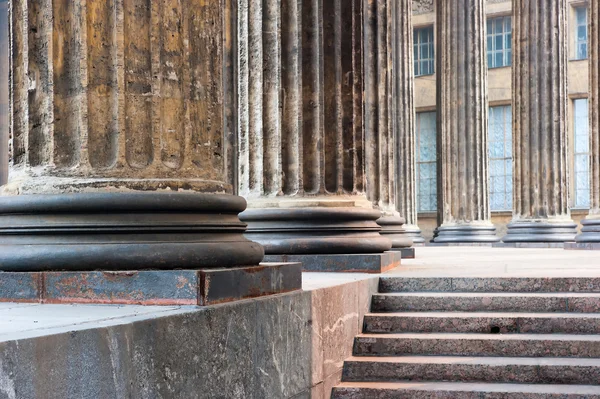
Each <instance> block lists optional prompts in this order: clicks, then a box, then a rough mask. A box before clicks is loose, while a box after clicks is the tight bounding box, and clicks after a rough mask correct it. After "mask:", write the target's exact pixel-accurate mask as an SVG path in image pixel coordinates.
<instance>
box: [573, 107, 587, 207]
mask: <svg viewBox="0 0 600 399" xmlns="http://www.w3.org/2000/svg"><path fill="white" fill-rule="evenodd" d="M573 108H574V110H573V111H574V114H573V119H574V123H575V126H574V129H573V131H574V137H575V140H574V141H575V145H574V152H575V155H574V161H575V167H574V172H575V204H574V205H575V207H576V208H589V207H590V181H589V179H590V175H589V155H590V150H589V147H590V143H589V125H588V100H587V99H585V98H583V99H579V100H574V101H573Z"/></svg>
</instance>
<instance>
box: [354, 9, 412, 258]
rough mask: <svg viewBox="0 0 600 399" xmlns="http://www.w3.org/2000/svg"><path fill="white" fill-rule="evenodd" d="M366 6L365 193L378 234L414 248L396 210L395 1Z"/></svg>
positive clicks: (397, 245) (395, 244) (396, 246)
mask: <svg viewBox="0 0 600 399" xmlns="http://www.w3.org/2000/svg"><path fill="white" fill-rule="evenodd" d="M365 4H366V9H365V10H364V20H365V23H364V68H365V70H364V94H365V98H364V104H365V106H364V110H365V114H364V131H365V149H366V150H365V159H366V165H365V166H366V168H365V169H366V171H365V172H366V189H367V197H368V198H369V199H370V200H371V202H372V203H373V205H374V207H375V208H376V209H379V210H381V212H382V214H383V216H382V218H380V219H379V220H378V223H379V224H380V225H381V227H382V231H381V234H383V235H385V236H386V237H388V238H390V239H391V240H392V248H393V249H402V248H408V247H410V246H412V244H413V241H412V238H411V237H410V236H408V235H407V234H405V231H404V229H403V225H404V223H405V220H404V218H402V217H400V214H399V213H398V211H397V209H396V184H397V181H398V180H401V179H403V178H404V177H403V176H396V175H395V173H396V169H395V165H396V160H397V154H396V148H395V144H396V142H397V138H396V135H397V123H396V122H397V121H396V107H395V106H396V95H397V93H396V87H395V86H394V83H395V81H394V79H395V78H396V72H395V70H394V64H395V63H396V62H397V61H398V60H397V59H396V58H395V57H397V56H398V54H396V52H395V51H394V50H395V44H396V40H398V37H397V36H398V33H399V31H398V28H397V26H396V25H397V23H398V19H399V16H398V15H397V13H398V12H399V8H400V7H399V5H398V4H397V2H396V1H387V0H380V1H372V2H367V3H365Z"/></svg>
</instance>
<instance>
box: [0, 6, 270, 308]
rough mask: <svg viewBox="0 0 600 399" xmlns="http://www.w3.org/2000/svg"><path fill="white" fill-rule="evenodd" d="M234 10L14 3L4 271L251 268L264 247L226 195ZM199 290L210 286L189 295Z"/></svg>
mask: <svg viewBox="0 0 600 399" xmlns="http://www.w3.org/2000/svg"><path fill="white" fill-rule="evenodd" d="M230 8H231V6H230V4H229V3H228V2H223V4H221V2H218V1H209V2H207V1H202V0H184V1H182V0H173V1H171V0H167V1H160V2H159V1H156V0H107V1H90V2H78V1H71V0H52V1H51V0H40V1H30V0H12V1H11V16H10V18H11V19H10V22H11V87H10V90H11V102H12V103H11V106H12V118H11V132H12V140H11V145H12V159H11V165H10V176H9V182H8V184H7V185H6V186H4V187H3V194H4V197H2V198H0V209H1V210H2V211H1V213H0V235H2V240H1V241H2V243H1V246H2V248H1V251H0V270H4V271H6V270H9V271H19V272H21V271H44V270H71V271H93V270H143V269H171V270H173V269H194V270H195V269H212V268H233V267H242V266H243V267H253V265H254V266H257V265H258V263H259V262H260V261H261V260H262V258H263V255H264V252H263V249H262V247H261V246H260V245H258V244H256V243H254V242H251V241H249V240H247V239H246V238H245V237H244V236H243V233H244V231H245V227H246V226H245V224H244V223H242V222H240V220H239V219H238V216H237V215H238V213H239V212H241V211H243V210H244V209H245V206H246V203H245V201H244V199H243V198H241V197H238V196H233V195H231V193H232V176H233V168H232V163H231V162H230V160H231V158H232V157H231V151H232V147H233V143H232V142H230V135H228V134H226V131H225V126H227V123H226V120H225V116H227V115H228V114H227V112H224V106H225V104H226V103H227V101H228V100H227V98H226V95H227V94H228V91H227V90H225V89H224V87H225V86H226V84H227V76H226V74H224V72H223V71H224V70H226V68H224V66H226V62H227V59H228V57H227V52H228V51H230V48H229V47H228V46H229V45H230V43H231V41H230V40H229V39H230V32H228V31H227V26H226V25H225V24H224V23H223V21H224V20H226V18H225V15H226V14H228V13H229V11H230ZM161 276H163V275H161ZM190 276H196V274H193V275H190ZM99 278H100V279H104V277H102V276H100V277H99ZM160 278H162V277H160ZM160 278H158V280H153V281H154V282H155V283H156V284H159V282H160V281H162V280H160ZM177 278H179V277H177ZM190 278H192V277H190ZM194 278H196V277H194ZM198 278H199V277H198ZM215 278H216V277H214V278H213V280H212V281H216V280H215ZM234 278H236V277H234ZM186 279H187V277H186ZM110 281H111V280H109V281H108V282H106V284H109V285H110ZM187 282H190V284H192V282H191V280H189V279H188V280H185V281H179V283H181V284H183V285H185V286H187ZM184 283H185V284H184ZM207 284H210V283H209V282H207ZM150 285H152V284H150ZM159 285H160V284H159ZM276 285H277V284H276ZM248 287H249V292H250V291H252V290H250V288H252V289H255V290H254V291H252V292H254V294H252V295H256V294H257V293H258V294H259V295H260V294H262V293H264V291H263V290H262V288H261V287H260V284H258V285H257V284H254V283H253V282H248ZM162 288H164V287H163V286H162V285H161V289H162ZM200 288H201V289H202V290H203V293H206V292H207V291H208V290H210V286H209V285H206V286H204V285H203V286H202V287H200V286H196V287H193V288H191V291H190V292H191V293H192V295H195V293H197V292H200ZM221 288H222V287H221ZM238 288H239V287H238ZM280 288H281V287H280ZM144 289H145V288H144ZM228 289H229V288H227V289H225V291H227V290H228ZM236 289H237V288H236ZM142 291H143V290H142ZM225 291H222V292H225ZM276 291H278V289H276ZM143 292H146V291H143ZM238 294H240V293H239V292H238V293H231V292H229V293H228V295H227V299H231V297H234V296H235V295H238ZM185 303H187V302H185Z"/></svg>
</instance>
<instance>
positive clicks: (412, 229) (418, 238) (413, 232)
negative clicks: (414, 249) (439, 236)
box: [403, 224, 425, 245]
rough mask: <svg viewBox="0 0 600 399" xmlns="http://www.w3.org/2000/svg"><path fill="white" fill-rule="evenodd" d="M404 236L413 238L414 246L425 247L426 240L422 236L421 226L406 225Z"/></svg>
mask: <svg viewBox="0 0 600 399" xmlns="http://www.w3.org/2000/svg"><path fill="white" fill-rule="evenodd" d="M403 228H404V234H406V235H407V236H409V237H410V238H412V240H413V245H415V244H416V245H423V244H425V238H424V237H423V236H422V234H421V229H420V228H419V226H417V225H414V224H405V225H404V227H403Z"/></svg>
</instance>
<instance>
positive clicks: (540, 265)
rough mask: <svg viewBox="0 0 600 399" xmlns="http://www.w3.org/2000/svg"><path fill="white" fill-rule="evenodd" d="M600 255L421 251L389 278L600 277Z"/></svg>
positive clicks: (511, 250)
mask: <svg viewBox="0 0 600 399" xmlns="http://www.w3.org/2000/svg"><path fill="white" fill-rule="evenodd" d="M599 255H600V253H599V252H597V251H569V250H564V249H554V248H542V249H529V248H487V247H418V248H416V258H415V259H404V260H403V261H402V266H401V267H399V268H397V269H394V270H392V271H390V272H389V273H386V275H402V276H412V277H419V276H434V277H444V276H465V277H471V276H472V277H479V276H481V277H503V276H504V277H519V276H528V277H553V276H557V277H558V276H563V277H600V256H599Z"/></svg>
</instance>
